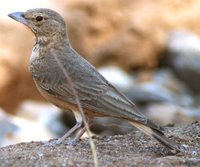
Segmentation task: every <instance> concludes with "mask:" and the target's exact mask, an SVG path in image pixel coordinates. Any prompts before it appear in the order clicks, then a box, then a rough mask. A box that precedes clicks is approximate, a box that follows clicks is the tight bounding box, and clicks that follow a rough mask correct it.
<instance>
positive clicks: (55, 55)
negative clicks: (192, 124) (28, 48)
mask: <svg viewBox="0 0 200 167" xmlns="http://www.w3.org/2000/svg"><path fill="white" fill-rule="evenodd" d="M8 16H9V17H11V18H12V19H14V20H16V21H18V22H20V23H22V24H24V25H25V26H27V27H28V28H29V29H30V30H31V31H32V32H33V34H34V35H35V44H34V46H33V50H32V54H31V57H30V61H29V65H28V66H29V67H28V68H29V71H30V73H31V75H32V77H33V80H34V82H35V84H36V87H37V88H38V90H39V92H40V93H41V94H42V95H43V96H44V97H45V98H46V99H47V101H49V102H50V103H53V104H54V105H56V106H57V107H58V108H60V109H63V110H70V111H72V112H73V114H74V116H75V119H76V124H75V125H74V126H73V127H72V128H71V129H70V130H69V131H68V132H67V133H66V134H65V135H64V136H63V137H61V138H59V139H58V140H57V142H56V143H57V144H60V143H62V142H63V141H64V140H66V139H67V138H68V137H70V136H71V135H72V134H74V133H75V132H78V133H77V134H76V136H75V139H74V141H78V140H79V139H80V137H81V136H82V134H83V133H84V132H85V129H86V128H85V126H84V123H83V116H82V115H81V111H80V108H79V107H78V105H79V104H78V103H79V102H80V105H81V108H82V109H83V112H84V115H85V117H86V118H87V119H86V121H87V122H88V125H89V126H91V125H92V122H93V118H94V117H114V118H119V119H122V120H125V121H128V122H129V123H130V124H131V125H132V126H134V127H136V128H137V129H139V130H141V131H142V132H143V133H145V134H146V135H149V136H151V137H153V138H155V139H156V140H157V141H159V142H160V143H161V144H163V145H164V146H166V147H168V148H169V149H171V150H176V151H179V150H180V147H179V145H178V144H177V143H176V142H174V141H173V140H172V139H169V138H168V137H166V136H165V134H164V132H163V130H164V129H163V128H162V127H161V126H159V125H157V124H156V123H154V122H153V121H151V120H150V119H148V118H147V117H146V116H144V115H143V114H142V113H141V112H139V111H138V109H137V108H136V106H135V104H134V103H133V102H132V101H130V100H129V99H128V98H127V97H126V96H125V95H124V94H123V93H121V92H120V91H119V90H118V89H117V88H115V87H114V86H113V85H112V84H111V83H109V82H108V81H107V80H106V79H105V78H104V77H103V76H102V75H101V74H100V73H99V72H98V71H97V69H96V68H95V67H94V66H93V65H92V64H90V63H89V62H88V61H87V60H86V59H84V58H83V57H82V56H81V55H80V54H79V53H78V52H76V51H75V50H74V49H73V47H72V45H71V44H70V41H69V38H68V34H67V25H66V23H65V20H64V18H63V17H62V16H61V15H60V14H59V13H58V12H56V11H54V10H52V9H47V8H35V9H29V10H27V11H25V12H14V13H11V14H9V15H8ZM80 42H81V41H80ZM68 80H69V81H71V83H72V85H73V88H74V90H75V91H76V93H77V98H78V101H77V98H76V96H75V94H74V91H73V89H72V88H71V86H72V85H71V84H70V82H68Z"/></svg>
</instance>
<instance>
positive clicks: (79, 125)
mask: <svg viewBox="0 0 200 167" xmlns="http://www.w3.org/2000/svg"><path fill="white" fill-rule="evenodd" d="M73 113H74V116H75V119H76V124H75V125H74V126H73V127H72V128H71V129H70V130H69V131H68V132H67V133H66V134H65V135H64V136H62V137H61V138H59V139H58V140H57V141H56V144H61V143H62V142H63V141H65V140H66V139H67V138H68V137H69V136H71V135H72V133H74V132H75V131H77V130H78V129H82V128H83V127H82V126H83V119H82V116H81V114H80V113H79V112H77V111H73Z"/></svg>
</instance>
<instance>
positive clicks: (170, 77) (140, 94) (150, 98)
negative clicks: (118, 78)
mask: <svg viewBox="0 0 200 167" xmlns="http://www.w3.org/2000/svg"><path fill="white" fill-rule="evenodd" d="M134 76H135V80H134V81H135V82H134V84H133V85H131V86H130V87H127V89H126V90H125V91H124V93H125V95H126V96H127V97H128V98H129V99H130V100H132V101H133V102H134V103H136V104H137V105H139V104H141V105H148V104H151V103H155V102H156V103H161V102H167V103H171V104H175V105H181V106H192V105H193V103H194V99H193V98H192V96H191V93H190V91H189V90H187V87H186V86H185V85H184V84H183V83H182V82H181V81H179V80H178V79H177V78H176V77H175V75H174V74H173V73H172V72H171V71H170V70H167V69H160V70H157V71H155V72H145V73H143V74H138V77H136V76H137V74H136V75H134Z"/></svg>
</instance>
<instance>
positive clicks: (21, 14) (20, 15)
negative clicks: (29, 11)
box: [8, 12, 28, 25]
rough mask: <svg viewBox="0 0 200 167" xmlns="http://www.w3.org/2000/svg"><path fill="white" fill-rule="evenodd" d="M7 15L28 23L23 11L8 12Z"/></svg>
mask: <svg viewBox="0 0 200 167" xmlns="http://www.w3.org/2000/svg"><path fill="white" fill-rule="evenodd" d="M8 16H9V17H11V18H12V19H14V20H16V21H18V22H20V23H22V24H25V25H27V24H28V22H27V20H26V19H25V18H24V12H15V13H10V14H9V15H8Z"/></svg>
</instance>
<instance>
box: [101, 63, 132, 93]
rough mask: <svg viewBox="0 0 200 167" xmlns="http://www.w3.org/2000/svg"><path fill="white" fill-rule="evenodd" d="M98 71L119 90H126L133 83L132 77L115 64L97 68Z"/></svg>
mask: <svg viewBox="0 0 200 167" xmlns="http://www.w3.org/2000/svg"><path fill="white" fill-rule="evenodd" d="M98 71H99V72H100V74H101V75H103V76H104V77H105V78H106V79H107V80H108V81H109V82H110V83H111V84H113V85H114V86H115V87H117V88H118V89H120V90H126V89H127V87H130V86H131V85H133V84H134V78H133V77H131V75H129V74H128V73H126V72H125V71H124V70H123V69H121V68H120V67H117V66H103V67H101V68H98Z"/></svg>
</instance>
